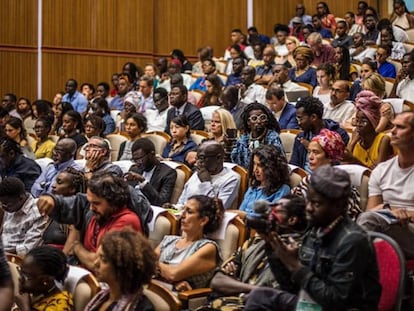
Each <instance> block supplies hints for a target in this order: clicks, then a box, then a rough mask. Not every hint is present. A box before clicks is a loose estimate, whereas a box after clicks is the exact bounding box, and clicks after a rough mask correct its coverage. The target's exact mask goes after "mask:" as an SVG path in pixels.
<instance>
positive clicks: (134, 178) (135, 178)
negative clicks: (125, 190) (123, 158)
mask: <svg viewBox="0 0 414 311" xmlns="http://www.w3.org/2000/svg"><path fill="white" fill-rule="evenodd" d="M124 179H125V180H128V181H137V182H143V181H144V180H145V178H144V177H143V176H142V175H141V174H138V173H135V172H131V171H129V172H128V173H126V174H125V175H124Z"/></svg>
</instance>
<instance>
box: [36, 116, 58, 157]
mask: <svg viewBox="0 0 414 311" xmlns="http://www.w3.org/2000/svg"><path fill="white" fill-rule="evenodd" d="M51 129H52V124H51V123H50V121H49V120H48V119H43V118H40V119H37V120H36V122H35V126H34V131H35V134H36V137H37V140H36V141H34V142H33V143H32V146H31V147H32V150H33V152H34V154H35V157H36V159H41V158H52V154H53V149H54V148H55V145H56V143H55V142H54V141H53V140H52V138H50V137H49V133H50V131H51Z"/></svg>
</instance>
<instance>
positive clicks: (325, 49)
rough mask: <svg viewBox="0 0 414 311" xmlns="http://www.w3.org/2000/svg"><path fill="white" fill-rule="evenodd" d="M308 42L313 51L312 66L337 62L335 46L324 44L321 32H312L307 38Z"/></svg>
mask: <svg viewBox="0 0 414 311" xmlns="http://www.w3.org/2000/svg"><path fill="white" fill-rule="evenodd" d="M307 42H308V44H309V47H310V48H311V49H312V52H313V62H312V63H311V65H312V66H314V67H317V66H319V65H320V64H323V63H329V64H333V63H335V51H334V48H333V47H332V46H330V45H328V44H323V43H322V36H321V35H320V34H319V33H317V32H313V33H311V34H310V35H309V37H308V39H307ZM315 84H316V83H315Z"/></svg>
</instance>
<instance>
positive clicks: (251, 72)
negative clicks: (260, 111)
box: [237, 66, 266, 105]
mask: <svg viewBox="0 0 414 311" xmlns="http://www.w3.org/2000/svg"><path fill="white" fill-rule="evenodd" d="M255 76H256V70H255V69H254V68H253V67H252V66H245V67H244V68H243V70H242V72H241V81H242V83H241V84H238V85H237V88H238V89H239V101H240V102H242V103H243V104H245V105H249V104H250V103H254V102H258V103H261V104H263V105H264V104H265V103H266V99H265V94H266V89H265V88H264V87H263V86H261V85H259V84H257V83H255V82H254V78H255Z"/></svg>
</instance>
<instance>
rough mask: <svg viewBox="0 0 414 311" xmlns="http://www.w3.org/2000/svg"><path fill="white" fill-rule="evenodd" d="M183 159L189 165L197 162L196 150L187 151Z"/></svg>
mask: <svg viewBox="0 0 414 311" xmlns="http://www.w3.org/2000/svg"><path fill="white" fill-rule="evenodd" d="M185 161H186V162H187V163H188V164H190V165H193V164H194V163H196V162H197V152H196V151H189V152H187V154H186V156H185Z"/></svg>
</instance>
